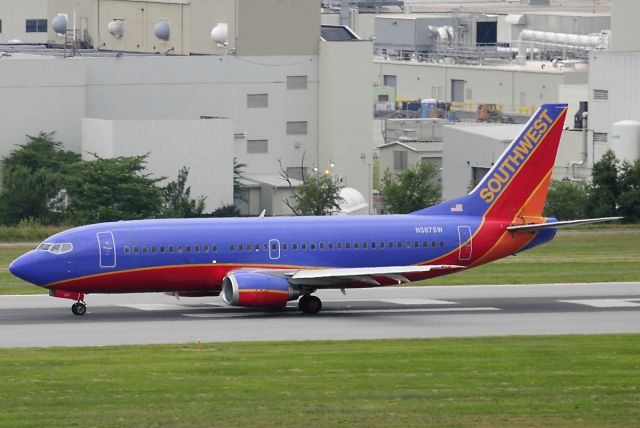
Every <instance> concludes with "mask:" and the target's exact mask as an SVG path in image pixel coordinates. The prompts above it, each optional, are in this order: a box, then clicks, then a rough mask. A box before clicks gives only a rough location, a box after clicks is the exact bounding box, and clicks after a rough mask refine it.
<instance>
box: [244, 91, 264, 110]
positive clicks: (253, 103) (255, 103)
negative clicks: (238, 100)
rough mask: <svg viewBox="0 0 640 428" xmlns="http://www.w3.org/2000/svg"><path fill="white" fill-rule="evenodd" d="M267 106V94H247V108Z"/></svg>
mask: <svg viewBox="0 0 640 428" xmlns="http://www.w3.org/2000/svg"><path fill="white" fill-rule="evenodd" d="M267 107H269V94H247V108H267Z"/></svg>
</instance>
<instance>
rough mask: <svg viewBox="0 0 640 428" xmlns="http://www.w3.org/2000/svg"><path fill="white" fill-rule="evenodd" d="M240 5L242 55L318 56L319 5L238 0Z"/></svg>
mask: <svg viewBox="0 0 640 428" xmlns="http://www.w3.org/2000/svg"><path fill="white" fill-rule="evenodd" d="M201 1H206V0H201ZM237 4H238V6H237V7H238V39H237V42H236V48H237V51H238V54H239V55H317V53H318V42H319V40H320V7H319V5H318V2H316V1H312V0H304V1H300V0H238V3H237Z"/></svg>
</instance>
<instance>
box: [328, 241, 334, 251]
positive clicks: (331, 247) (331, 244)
mask: <svg viewBox="0 0 640 428" xmlns="http://www.w3.org/2000/svg"><path fill="white" fill-rule="evenodd" d="M327 247H329V249H330V250H333V242H329V243H328V244H327Z"/></svg>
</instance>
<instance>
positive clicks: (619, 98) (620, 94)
mask: <svg viewBox="0 0 640 428" xmlns="http://www.w3.org/2000/svg"><path fill="white" fill-rule="evenodd" d="M589 64H590V71H589V128H590V129H592V130H593V132H597V133H601V134H602V133H606V134H607V139H609V137H610V135H611V125H613V124H614V123H616V122H618V121H620V120H625V119H633V120H640V91H638V76H640V53H639V52H625V53H623V52H594V53H592V54H591V56H590V58H589ZM595 91H607V92H606V93H607V99H595V98H594V92H595ZM590 138H592V135H591V136H590ZM598 146H599V147H598ZM607 148H608V144H607V143H600V144H598V143H596V154H595V156H596V159H599V158H600V157H601V156H602V154H603V153H604V151H606V150H607Z"/></svg>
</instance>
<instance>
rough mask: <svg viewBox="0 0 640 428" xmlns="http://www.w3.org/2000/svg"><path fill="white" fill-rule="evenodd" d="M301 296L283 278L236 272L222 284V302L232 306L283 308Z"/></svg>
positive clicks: (228, 276)
mask: <svg viewBox="0 0 640 428" xmlns="http://www.w3.org/2000/svg"><path fill="white" fill-rule="evenodd" d="M299 296H300V292H299V290H297V289H295V288H293V287H291V285H289V281H288V280H287V278H284V277H281V276H275V275H268V274H263V273H254V272H235V273H230V274H229V275H227V276H226V277H225V278H224V280H223V282H222V300H224V302H225V303H226V304H227V305H231V306H257V307H283V306H285V305H286V304H287V302H288V301H289V300H295V299H297V298H298V297H299Z"/></svg>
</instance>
